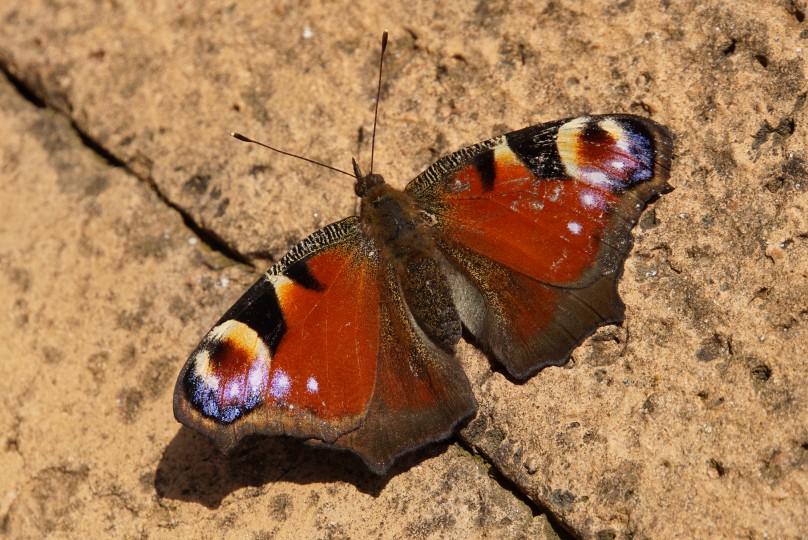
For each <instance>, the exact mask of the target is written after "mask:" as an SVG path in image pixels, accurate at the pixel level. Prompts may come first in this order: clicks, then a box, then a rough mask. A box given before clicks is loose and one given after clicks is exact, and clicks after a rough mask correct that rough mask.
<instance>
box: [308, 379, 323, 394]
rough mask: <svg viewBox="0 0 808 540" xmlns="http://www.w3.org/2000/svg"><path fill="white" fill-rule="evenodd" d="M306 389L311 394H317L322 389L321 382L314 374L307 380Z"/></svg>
mask: <svg viewBox="0 0 808 540" xmlns="http://www.w3.org/2000/svg"><path fill="white" fill-rule="evenodd" d="M306 390H307V391H308V393H309V394H316V393H317V392H318V391H319V390H320V384H319V383H318V382H317V379H315V378H314V376H311V377H309V380H307V381H306Z"/></svg>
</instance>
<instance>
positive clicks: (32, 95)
mask: <svg viewBox="0 0 808 540" xmlns="http://www.w3.org/2000/svg"><path fill="white" fill-rule="evenodd" d="M0 71H1V72H2V73H3V74H4V75H5V76H6V79H7V80H8V81H9V83H11V85H12V86H13V87H14V88H15V89H16V90H17V92H18V93H19V94H20V96H21V97H22V98H23V99H25V100H26V101H28V102H29V103H31V104H32V105H34V106H35V107H37V108H39V109H50V110H53V111H55V112H56V113H58V114H61V115H64V116H66V117H68V120H70V125H71V127H72V128H73V130H74V131H75V132H76V133H77V134H78V136H79V138H80V139H81V142H82V144H84V146H85V147H87V148H88V149H89V150H91V151H92V152H93V153H95V154H96V155H98V156H99V157H100V158H101V159H103V160H104V161H105V162H106V163H107V164H109V165H110V166H111V167H115V168H120V169H123V170H125V171H126V172H127V173H129V174H131V175H132V176H134V177H135V178H138V179H139V180H140V181H141V182H143V183H145V184H146V186H148V188H149V190H151V191H152V193H154V194H155V195H156V196H157V198H158V199H159V200H160V201H161V202H162V203H163V204H165V205H166V206H168V207H169V208H171V209H172V210H174V211H175V212H177V213H178V214H179V215H180V217H182V221H183V223H184V224H185V226H186V227H187V228H188V229H190V230H191V232H193V233H194V234H195V235H196V237H197V238H198V239H199V240H200V241H201V242H202V243H203V244H205V245H206V246H207V247H208V248H209V249H210V250H211V251H215V252H218V253H221V254H222V255H224V256H225V257H227V258H229V259H232V260H234V261H236V262H238V263H241V264H244V265H247V266H249V267H250V268H253V267H254V264H253V263H252V261H251V259H250V258H249V257H247V256H246V255H244V254H242V253H241V252H239V251H238V250H237V249H235V248H234V247H232V246H231V245H230V244H228V243H227V242H226V241H225V240H224V239H223V238H222V237H221V236H219V235H218V234H217V233H216V232H215V231H214V230H212V229H208V228H205V227H203V226H202V225H201V224H199V223H197V221H196V220H195V219H194V218H193V216H192V215H191V214H190V213H189V212H188V211H187V210H186V209H184V208H183V207H181V206H180V205H179V204H177V203H176V202H174V201H172V200H171V199H169V198H168V196H166V194H165V193H163V191H162V190H161V189H160V187H159V186H158V185H157V183H156V182H155V181H154V179H153V178H151V177H149V176H147V177H143V176H141V175H138V174H137V173H136V172H135V171H134V170H132V168H131V167H129V166H128V165H127V164H126V163H124V162H123V161H121V160H120V159H119V158H118V157H117V156H115V155H114V154H113V153H112V152H110V151H109V150H108V149H107V148H105V147H104V146H102V145H101V144H100V143H99V142H98V141H96V140H95V139H93V138H92V137H90V135H89V134H87V133H86V132H85V131H84V130H82V129H81V128H80V127H79V126H78V124H76V122H75V120H74V119H73V118H70V116H69V115H68V114H66V113H65V112H64V111H62V110H61V109H58V108H56V107H51V106H49V104H48V102H47V100H45V99H44V98H43V97H42V96H40V95H39V94H37V92H36V90H35V89H34V88H32V87H30V86H29V85H28V84H26V82H25V80H23V79H21V78H20V77H18V76H16V75H15V74H14V73H13V71H12V70H11V69H10V66H9V64H8V62H7V61H6V59H5V58H3V57H2V56H0Z"/></svg>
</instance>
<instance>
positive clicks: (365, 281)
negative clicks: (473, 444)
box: [174, 217, 476, 473]
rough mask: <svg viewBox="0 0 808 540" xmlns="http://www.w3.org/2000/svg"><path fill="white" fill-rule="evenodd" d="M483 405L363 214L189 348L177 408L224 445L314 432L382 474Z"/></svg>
mask: <svg viewBox="0 0 808 540" xmlns="http://www.w3.org/2000/svg"><path fill="white" fill-rule="evenodd" d="M475 406H476V404H475V402H474V398H473V396H472V394H471V391H470V388H469V385H468V381H467V380H466V378H465V375H464V374H463V372H462V370H461V369H460V367H459V366H458V365H457V362H456V360H454V359H453V358H451V357H450V356H449V355H447V354H446V353H443V352H442V351H440V350H438V349H437V348H436V347H434V346H433V345H432V344H431V343H430V342H429V341H428V340H425V339H424V337H423V335H422V334H420V332H419V330H418V329H417V327H416V326H415V325H413V324H412V322H411V319H410V318H408V315H407V312H406V309H405V308H404V307H403V304H402V302H401V299H400V295H399V294H398V293H397V288H396V285H395V282H394V279H393V277H392V273H391V270H390V268H388V265H387V264H386V263H384V262H383V261H380V260H379V257H378V250H376V249H375V248H374V247H373V244H372V242H371V241H370V240H369V238H368V237H367V236H365V235H364V233H363V232H362V230H361V228H360V225H359V221H358V219H357V218H355V217H354V218H348V219H346V220H343V221H340V222H337V223H335V224H332V225H329V226H328V227H326V228H324V229H322V230H320V231H317V232H316V233H314V234H313V235H311V236H310V237H308V238H307V239H305V240H304V241H303V242H301V243H300V244H299V245H298V246H296V247H295V248H293V249H292V250H291V251H290V253H289V254H287V255H286V256H285V257H283V259H281V260H280V261H279V262H278V264H276V265H275V266H273V267H272V268H271V269H270V270H269V271H268V272H267V273H266V274H265V275H264V276H262V278H261V279H260V280H259V281H258V282H257V283H256V284H255V285H253V286H252V287H251V288H250V289H249V290H248V291H247V292H246V293H245V294H244V296H243V297H242V298H241V299H239V300H238V301H237V302H236V304H235V305H234V306H233V307H232V308H230V310H228V311H227V313H225V314H224V316H223V317H222V318H221V319H220V320H219V321H218V322H217V323H216V325H215V326H214V328H213V329H212V330H211V331H210V332H209V333H208V334H207V335H206V336H205V338H204V339H203V340H202V342H201V343H200V344H199V345H198V346H197V348H196V349H195V350H194V351H193V353H192V354H191V356H190V358H189V359H188V361H187V362H186V364H185V366H184V367H183V369H182V371H181V373H180V375H179V378H178V380H177V385H176V388H175V391H174V415H175V416H176V418H177V419H178V420H179V421H180V422H181V423H183V424H185V425H186V426H188V427H190V428H192V429H195V430H197V431H199V432H201V433H204V434H205V435H207V436H209V437H211V438H212V439H214V440H215V441H216V443H217V445H218V446H219V448H220V449H222V450H223V451H227V450H229V449H230V448H231V447H232V446H233V445H235V443H236V442H238V440H239V439H241V438H242V437H244V436H245V435H248V434H251V433H261V434H266V435H289V436H293V437H298V438H303V439H315V440H319V441H322V442H324V443H325V444H328V445H331V446H336V447H339V448H344V449H348V450H352V451H354V452H356V453H357V454H359V455H360V456H361V457H362V458H363V459H364V460H365V462H366V463H367V464H368V466H369V467H370V468H371V469H372V470H374V471H376V472H378V473H382V472H384V471H385V470H386V469H387V468H388V467H389V465H390V464H391V463H392V461H393V460H394V459H395V458H396V457H397V456H398V455H400V454H402V453H404V452H406V451H409V450H412V449H415V448H417V447H419V446H422V445H424V444H426V443H429V442H432V441H434V440H437V439H439V438H444V437H446V436H448V434H449V433H451V430H452V429H453V428H454V426H455V425H456V424H457V422H458V421H460V420H462V418H464V417H465V416H468V414H470V413H471V412H473V410H474V408H475Z"/></svg>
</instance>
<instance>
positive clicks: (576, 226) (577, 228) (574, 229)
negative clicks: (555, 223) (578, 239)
mask: <svg viewBox="0 0 808 540" xmlns="http://www.w3.org/2000/svg"><path fill="white" fill-rule="evenodd" d="M567 229H569V231H570V232H571V233H572V234H581V231H582V230H584V228H583V227H581V224H580V223H576V222H575V221H570V222H569V223H567Z"/></svg>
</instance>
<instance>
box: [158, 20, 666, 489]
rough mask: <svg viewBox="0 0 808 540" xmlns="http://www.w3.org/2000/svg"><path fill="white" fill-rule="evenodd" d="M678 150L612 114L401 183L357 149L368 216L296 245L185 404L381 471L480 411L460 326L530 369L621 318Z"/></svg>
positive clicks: (253, 291) (229, 443) (553, 125)
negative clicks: (646, 218)
mask: <svg viewBox="0 0 808 540" xmlns="http://www.w3.org/2000/svg"><path fill="white" fill-rule="evenodd" d="M384 43H386V33H385V36H384V39H383V49H382V51H384ZM380 75H381V73H380ZM237 137H238V138H241V139H243V140H248V141H250V142H255V141H251V140H249V139H246V138H245V137H243V136H238V135H237ZM671 153H672V138H671V135H670V134H669V132H668V130H667V129H665V128H664V127H663V126H661V125H659V124H657V123H655V122H653V121H651V120H648V119H645V118H642V117H638V116H633V115H625V114H610V115H597V116H594V115H593V116H582V117H578V118H570V119H566V120H558V121H555V122H549V123H546V124H537V125H534V126H530V127H527V128H525V129H521V130H519V131H514V132H512V133H508V134H505V135H501V136H499V137H494V138H493V139H489V140H487V141H484V142H481V143H478V144H475V145H473V146H470V147H468V148H463V149H461V150H458V151H457V152H454V153H453V154H449V155H448V156H445V157H443V158H441V159H439V160H438V161H437V162H435V163H434V164H433V165H431V166H430V167H429V168H428V169H426V170H425V171H424V172H423V173H421V174H420V175H419V176H418V177H416V178H415V179H414V180H412V181H411V182H410V183H409V184H408V185H407V186H406V188H405V189H404V190H403V191H400V190H397V189H395V188H393V187H391V186H389V185H388V184H386V183H385V181H384V180H383V179H382V177H381V176H380V175H378V174H374V173H373V172H372V168H371V172H370V173H369V174H363V173H362V172H361V171H360V169H359V167H358V165H357V164H356V162H355V161H354V162H353V169H354V174H353V175H352V176H354V177H355V186H354V189H355V192H356V195H357V196H358V197H359V198H360V202H361V204H360V212H359V216H358V217H357V216H352V217H349V218H346V219H343V220H342V221H338V222H336V223H332V224H331V225H328V226H326V227H324V228H323V229H320V230H318V231H316V232H314V233H313V234H312V235H311V236H309V237H308V238H305V239H304V240H303V241H302V242H300V243H299V244H298V245H296V246H294V247H293V248H292V249H291V251H289V253H288V254H286V255H285V256H284V257H283V258H281V259H280V260H279V261H278V262H277V263H276V264H275V265H274V266H272V267H271V268H270V269H269V270H268V271H267V272H266V273H265V274H264V275H263V276H261V278H260V279H259V280H258V282H257V283H255V284H254V285H253V286H252V287H251V288H250V289H249V290H248V291H247V292H246V293H245V294H244V295H243V296H242V297H241V298H240V299H239V300H238V301H237V302H236V303H235V305H234V306H233V307H231V308H230V309H229V310H228V311H227V312H226V313H225V314H224V315H223V316H222V317H221V319H219V321H218V322H217V323H216V324H215V326H214V327H213V329H212V330H210V331H209V332H208V333H207V335H206V336H205V337H204V338H203V339H202V342H201V343H200V344H199V345H198V346H197V347H196V349H194V351H193V352H192V353H191V356H190V357H189V359H188V361H187V362H186V363H185V366H184V367H183V368H182V371H181V372H180V374H179V377H178V379H177V384H176V388H175V391H174V415H175V416H176V418H177V420H179V421H180V422H181V423H183V424H185V425H186V426H188V427H190V428H192V429H195V430H197V431H199V432H201V433H204V434H205V435H207V436H208V437H210V438H212V439H213V440H214V441H215V442H216V444H217V446H218V447H219V448H220V449H221V450H222V451H224V452H227V451H228V450H229V449H231V448H232V447H233V446H234V445H235V444H236V443H237V442H238V441H239V440H240V439H241V438H242V437H244V436H245V435H248V434H251V433H260V434H265V435H288V436H292V437H297V438H301V439H305V440H308V441H309V442H312V443H319V444H325V445H327V446H331V447H334V448H340V449H345V450H350V451H353V452H355V453H356V454H358V455H359V456H360V457H361V458H362V459H363V460H364V462H365V463H366V464H367V466H368V468H369V469H370V470H371V471H373V472H375V473H377V474H384V473H385V472H386V471H387V470H388V469H389V467H390V465H391V464H392V463H393V461H395V460H396V459H397V458H398V457H399V456H401V455H402V454H404V453H406V452H410V451H412V450H415V449H417V448H420V447H422V446H424V445H426V444H429V443H431V442H435V441H439V440H443V439H446V438H448V437H449V436H450V435H451V434H452V432H453V431H454V429H455V427H456V426H457V425H458V424H459V423H461V422H463V421H464V420H466V419H468V418H469V417H470V416H471V415H473V414H474V412H475V411H476V408H477V404H476V401H475V399H474V395H473V394H472V391H471V388H470V386H469V381H468V380H467V378H466V375H465V374H464V372H463V370H462V368H461V367H460V364H459V362H458V360H457V359H456V358H455V356H454V353H455V348H456V345H457V343H458V341H459V339H460V337H461V333H462V330H463V327H465V328H466V329H467V330H468V332H469V333H470V334H472V335H473V336H474V338H475V340H476V343H477V344H478V345H479V346H480V347H482V348H484V349H485V350H486V351H487V352H488V353H489V354H490V355H491V356H493V357H494V358H495V359H496V360H498V361H499V362H501V363H502V365H503V366H504V367H505V369H506V370H507V371H508V373H509V374H510V375H511V376H512V377H514V378H515V379H518V380H524V379H527V378H528V377H531V376H532V375H534V374H535V373H536V372H538V371H539V370H540V369H542V368H544V367H546V366H550V365H561V364H563V363H565V362H566V361H567V359H568V358H569V356H570V354H571V352H572V350H573V349H574V348H575V347H576V346H578V344H580V343H581V341H583V340H584V339H585V338H586V337H587V336H589V335H590V334H592V332H594V331H595V329H597V328H598V327H599V326H602V325H605V324H610V323H614V322H619V321H622V319H623V309H624V306H623V303H622V302H621V300H620V298H619V296H618V294H617V281H618V279H619V277H620V274H621V272H622V268H623V262H624V260H625V258H626V255H627V254H628V252H629V250H630V249H631V246H632V242H633V239H632V235H631V229H632V227H633V226H634V224H635V223H636V222H637V219H638V218H639V216H640V213H641V212H642V210H643V209H644V207H645V206H646V204H647V203H648V202H649V201H650V200H651V199H652V198H654V197H656V196H658V195H660V194H662V193H665V192H666V191H667V190H669V186H668V183H667V179H668V176H669V169H670V163H671ZM371 163H372V159H371Z"/></svg>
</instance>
